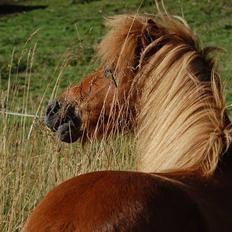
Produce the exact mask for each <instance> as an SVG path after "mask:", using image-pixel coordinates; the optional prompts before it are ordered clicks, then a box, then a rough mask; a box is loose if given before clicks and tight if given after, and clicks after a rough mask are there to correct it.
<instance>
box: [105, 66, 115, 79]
mask: <svg viewBox="0 0 232 232" xmlns="http://www.w3.org/2000/svg"><path fill="white" fill-rule="evenodd" d="M112 75H113V71H112V69H111V68H106V69H105V71H104V76H105V78H110V77H112Z"/></svg>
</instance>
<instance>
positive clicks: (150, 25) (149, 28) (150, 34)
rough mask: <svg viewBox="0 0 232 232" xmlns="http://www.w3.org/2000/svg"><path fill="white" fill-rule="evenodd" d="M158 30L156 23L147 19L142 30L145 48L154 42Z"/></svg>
mask: <svg viewBox="0 0 232 232" xmlns="http://www.w3.org/2000/svg"><path fill="white" fill-rule="evenodd" d="M158 30H159V28H158V26H157V25H156V23H155V22H154V21H153V20H152V19H148V20H147V24H146V26H145V28H144V30H143V39H144V42H145V45H146V46H147V45H148V44H150V43H152V42H153V41H154V40H155V37H156V36H155V35H156V34H157V32H158Z"/></svg>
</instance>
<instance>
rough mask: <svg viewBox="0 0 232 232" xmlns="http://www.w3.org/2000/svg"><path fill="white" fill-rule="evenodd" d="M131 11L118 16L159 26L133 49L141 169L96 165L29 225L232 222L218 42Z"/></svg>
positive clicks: (161, 228) (161, 227)
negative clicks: (210, 43) (209, 43)
mask: <svg viewBox="0 0 232 232" xmlns="http://www.w3.org/2000/svg"><path fill="white" fill-rule="evenodd" d="M132 18H133V17H131V16H119V17H117V18H115V19H114V20H118V21H121V22H124V21H126V22H127V21H129V22H130V23H131V22H133V24H139V25H140V24H141V23H143V22H144V21H146V22H149V23H150V24H151V25H150V26H151V27H150V28H149V31H151V32H152V33H151V34H149V36H148V38H147V41H148V40H149V43H147V45H146V46H144V49H143V50H141V51H140V52H141V53H136V54H137V55H138V56H139V57H137V56H136V54H134V55H135V56H136V57H134V60H138V68H137V71H136V75H135V76H134V79H133V83H132V85H131V86H134V87H135V88H136V92H137V93H136V94H137V98H138V100H137V101H138V106H137V107H138V112H140V113H139V116H138V151H139V154H140V155H139V158H138V169H139V171H140V172H120V171H105V172H94V173H89V174H85V175H80V176H78V177H74V178H72V179H70V180H68V181H66V182H64V183H62V184H60V185H59V186H57V187H56V188H55V189H53V190H52V191H51V192H49V193H48V194H47V196H46V197H45V198H44V200H43V201H42V202H41V203H40V204H39V205H38V206H37V207H36V208H35V210H34V211H33V212H32V214H31V215H30V216H29V218H28V220H27V222H26V225H25V227H24V231H25V232H32V231H33V232H37V231H40V232H43V231H75V232H77V231H83V232H87V231H122V232H128V231H157V232H170V231H176V232H180V231H190V232H192V231H194V232H201V231H210V232H214V231H215V232H218V231H220V232H222V231H223V232H229V231H232V220H231V219H232V201H231V196H232V181H231V178H232V154H231V138H232V136H231V133H232V132H231V131H232V129H231V128H232V126H231V122H230V120H229V118H228V115H227V112H226V106H225V100H224V96H223V90H222V86H221V80H220V77H219V74H218V71H217V68H216V65H215V62H214V60H213V59H212V58H210V57H209V56H208V53H209V52H210V51H211V50H213V49H212V48H205V49H201V48H200V47H199V45H198V40H197V38H196V36H195V34H194V33H193V32H192V30H191V29H190V28H189V27H188V25H187V24H186V23H185V22H184V21H183V20H182V19H180V18H176V17H173V16H170V15H161V16H160V18H159V19H156V20H155V21H153V20H151V19H148V18H144V17H137V16H135V17H134V20H131V19H132ZM126 22H124V23H122V25H125V24H126ZM118 26H120V25H119V24H118ZM147 35H148V34H146V36H147ZM141 36H143V34H141ZM140 38H141V37H140ZM111 41H112V47H114V44H113V43H114V41H113V39H112V40H111ZM116 41H117V38H116ZM130 41H131V42H132V44H130V46H131V47H133V48H135V47H137V45H136V44H134V43H133V40H130ZM140 41H141V40H140V39H138V40H137V42H138V43H140ZM119 47H120V46H119ZM128 47H129V45H128ZM107 51H109V54H111V53H110V52H111V51H110V50H109V48H107V50H106V51H105V53H104V54H105V57H107V55H106V53H107ZM114 52H116V51H114ZM118 54H119V53H118ZM122 65H123V64H122ZM134 83H135V84H134ZM132 92H133V91H132ZM137 107H136V108H137ZM146 172H149V173H146Z"/></svg>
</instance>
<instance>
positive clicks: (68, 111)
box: [45, 100, 82, 143]
mask: <svg viewBox="0 0 232 232" xmlns="http://www.w3.org/2000/svg"><path fill="white" fill-rule="evenodd" d="M45 124H46V126H47V127H48V128H49V129H50V130H51V131H52V132H55V133H56V135H57V137H58V138H59V139H60V140H61V141H62V142H66V143H73V142H75V141H76V140H78V138H80V137H81V136H82V131H81V125H82V122H81V118H80V116H79V115H78V114H77V113H76V111H75V108H74V107H72V106H61V104H60V103H59V102H58V101H57V100H54V101H52V102H51V103H49V105H48V107H47V111H46V114H45Z"/></svg>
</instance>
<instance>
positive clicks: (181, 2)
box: [0, 0, 232, 232]
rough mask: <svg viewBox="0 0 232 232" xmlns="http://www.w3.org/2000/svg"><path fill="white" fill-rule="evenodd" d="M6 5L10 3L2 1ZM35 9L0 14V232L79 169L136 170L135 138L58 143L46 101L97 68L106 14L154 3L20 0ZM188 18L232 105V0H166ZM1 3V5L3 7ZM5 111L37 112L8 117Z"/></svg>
mask: <svg viewBox="0 0 232 232" xmlns="http://www.w3.org/2000/svg"><path fill="white" fill-rule="evenodd" d="M4 2H5V3H8V2H9V1H7V0H6V1H4ZM10 2H11V3H12V4H18V5H19V4H20V5H27V6H34V7H35V6H42V7H41V8H39V7H38V9H37V10H31V11H29V8H28V11H26V9H25V10H24V11H22V12H18V13H11V14H6V12H5V13H4V14H3V13H0V231H2V232H7V231H8V232H15V231H20V229H21V228H22V225H23V223H24V221H25V218H26V217H27V216H28V213H29V212H30V211H31V209H32V208H34V206H35V205H36V204H37V203H38V201H40V200H41V198H42V197H43V196H44V195H45V193H46V192H48V191H49V190H51V189H52V188H53V187H54V186H55V185H57V184H58V183H60V182H62V181H64V180H66V179H68V178H70V177H72V176H74V175H78V174H80V173H85V172H89V171H94V170H100V169H120V170H133V169H135V161H134V157H135V154H134V150H135V141H134V138H133V135H131V134H127V135H125V136H121V135H118V136H116V137H115V138H112V139H109V140H108V141H98V142H95V143H91V144H89V145H88V146H86V147H84V148H82V147H81V146H80V144H79V143H78V142H77V143H75V144H72V145H67V144H63V143H60V142H59V141H57V140H56V138H55V137H54V136H53V135H52V134H51V133H50V132H49V131H48V130H47V129H46V128H45V126H44V124H43V114H44V109H45V107H46V104H47V103H48V101H49V100H50V99H51V98H53V97H54V96H56V95H57V94H59V93H60V92H62V91H63V90H64V88H65V87H67V86H69V85H70V84H72V83H75V82H78V81H80V80H81V79H82V78H83V77H84V76H85V75H86V74H87V73H89V72H91V71H92V70H94V69H95V68H96V67H97V66H98V64H99V61H98V59H97V58H96V57H95V56H94V51H95V49H96V46H97V43H98V42H99V41H100V40H101V37H102V36H103V34H104V33H105V31H106V29H105V27H104V24H103V21H104V17H108V16H111V15H115V14H123V13H136V12H139V13H142V14H144V13H145V14H148V15H149V14H151V15H152V14H154V13H155V5H154V3H153V2H154V1H153V0H144V1H143V2H141V1H140V0H122V1H112V0H101V1H89V3H81V2H83V1H81V0H79V1H78V0H76V1H71V0H70V1H68V0H34V1H29V0H24V1H22V0H18V1H14V0H11V1H10ZM165 5H166V8H167V9H168V11H170V12H171V13H173V14H177V15H182V16H184V18H185V19H186V20H187V21H188V23H189V24H190V25H191V26H192V27H193V28H194V30H195V31H196V32H197V34H198V35H199V37H200V40H201V42H202V45H203V46H206V45H215V46H220V47H223V48H225V49H226V52H225V53H224V54H219V55H217V56H218V60H220V62H219V64H220V70H221V75H222V78H223V80H224V81H225V89H226V96H227V102H228V105H229V104H231V102H232V65H231V61H232V52H231V51H232V16H231V15H232V3H231V1H229V0H203V1H202V0H201V1H200V0H195V1H194V0H175V1H173V0H166V1H165ZM1 7H2V5H0V12H1V9H2V8H1ZM4 111H12V112H18V113H23V114H29V115H30V114H32V115H37V116H38V118H30V117H20V116H11V115H6V114H5V113H4Z"/></svg>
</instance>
